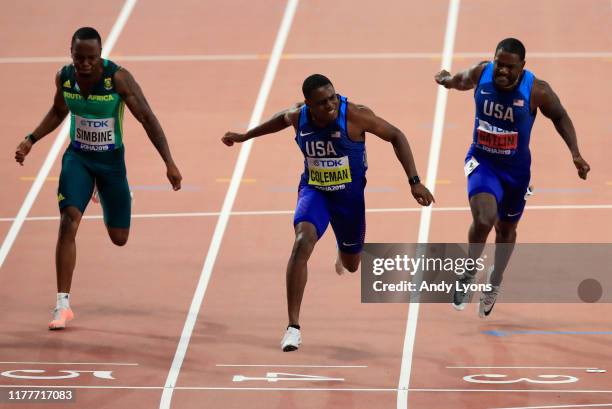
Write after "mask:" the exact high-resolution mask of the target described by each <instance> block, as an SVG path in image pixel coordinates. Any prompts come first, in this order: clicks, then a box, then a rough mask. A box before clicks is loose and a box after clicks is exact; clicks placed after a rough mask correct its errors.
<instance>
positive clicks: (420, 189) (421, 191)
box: [410, 183, 436, 206]
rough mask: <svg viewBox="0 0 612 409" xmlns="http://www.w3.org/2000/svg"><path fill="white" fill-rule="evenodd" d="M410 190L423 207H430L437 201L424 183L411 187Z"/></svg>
mask: <svg viewBox="0 0 612 409" xmlns="http://www.w3.org/2000/svg"><path fill="white" fill-rule="evenodd" d="M410 190H411V191H412V196H413V197H414V198H415V199H416V201H417V202H418V203H419V204H420V205H421V206H429V205H430V204H432V203H434V202H435V201H436V200H435V199H434V197H433V195H432V194H431V192H430V191H429V189H427V188H426V187H425V186H424V185H423V184H422V183H417V184H416V185H412V186H410Z"/></svg>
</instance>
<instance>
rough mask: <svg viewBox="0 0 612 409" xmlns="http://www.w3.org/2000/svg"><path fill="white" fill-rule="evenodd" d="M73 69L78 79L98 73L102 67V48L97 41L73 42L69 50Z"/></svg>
mask: <svg viewBox="0 0 612 409" xmlns="http://www.w3.org/2000/svg"><path fill="white" fill-rule="evenodd" d="M70 53H71V54H72V62H73V63H74V68H75V70H76V72H77V74H78V75H79V76H80V77H89V76H92V75H93V74H94V73H97V72H99V70H100V67H101V66H102V57H101V53H102V48H101V47H100V43H98V41H97V40H78V39H77V40H75V41H74V44H72V48H71V49H70Z"/></svg>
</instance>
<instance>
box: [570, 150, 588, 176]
mask: <svg viewBox="0 0 612 409" xmlns="http://www.w3.org/2000/svg"><path fill="white" fill-rule="evenodd" d="M573 160H574V166H576V169H578V176H580V178H581V179H586V178H587V173H589V171H590V170H591V167H590V166H589V164H588V163H587V161H586V160H584V159H583V158H582V156H580V155H578V156H574V157H573Z"/></svg>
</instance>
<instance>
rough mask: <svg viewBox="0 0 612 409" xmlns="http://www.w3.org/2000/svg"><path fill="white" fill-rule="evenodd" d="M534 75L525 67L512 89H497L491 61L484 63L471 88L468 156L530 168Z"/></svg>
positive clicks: (513, 166) (500, 163)
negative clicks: (472, 114)
mask: <svg viewBox="0 0 612 409" xmlns="http://www.w3.org/2000/svg"><path fill="white" fill-rule="evenodd" d="M534 79H535V77H534V75H533V73H532V72H530V71H527V70H524V71H523V73H522V74H521V78H520V79H519V85H518V86H517V87H516V88H515V89H514V90H512V91H498V90H497V88H495V84H494V81H493V63H492V62H490V63H488V64H487V65H486V67H485V68H484V70H483V71H482V74H481V76H480V81H479V82H478V86H477V87H476V89H475V91H474V100H475V102H476V121H475V124H474V136H473V141H472V145H471V146H470V149H469V151H468V157H469V156H470V155H471V156H474V157H476V158H477V159H484V160H487V161H488V162H489V163H491V164H493V165H501V166H507V167H512V168H514V169H517V170H518V169H521V168H522V169H525V168H527V169H529V167H530V165H531V153H530V151H529V139H530V137H531V128H532V127H533V122H534V120H535V118H536V113H537V111H534V112H531V105H530V103H531V89H532V87H533V81H534Z"/></svg>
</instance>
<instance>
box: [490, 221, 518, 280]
mask: <svg viewBox="0 0 612 409" xmlns="http://www.w3.org/2000/svg"><path fill="white" fill-rule="evenodd" d="M517 226H518V222H507V221H501V220H500V221H498V222H497V223H495V264H494V268H493V274H492V275H491V284H492V285H493V286H499V285H500V284H501V282H502V280H503V278H504V271H505V270H506V266H507V265H508V261H509V260H510V256H511V255H512V251H513V250H514V244H515V243H516V227H517Z"/></svg>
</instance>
